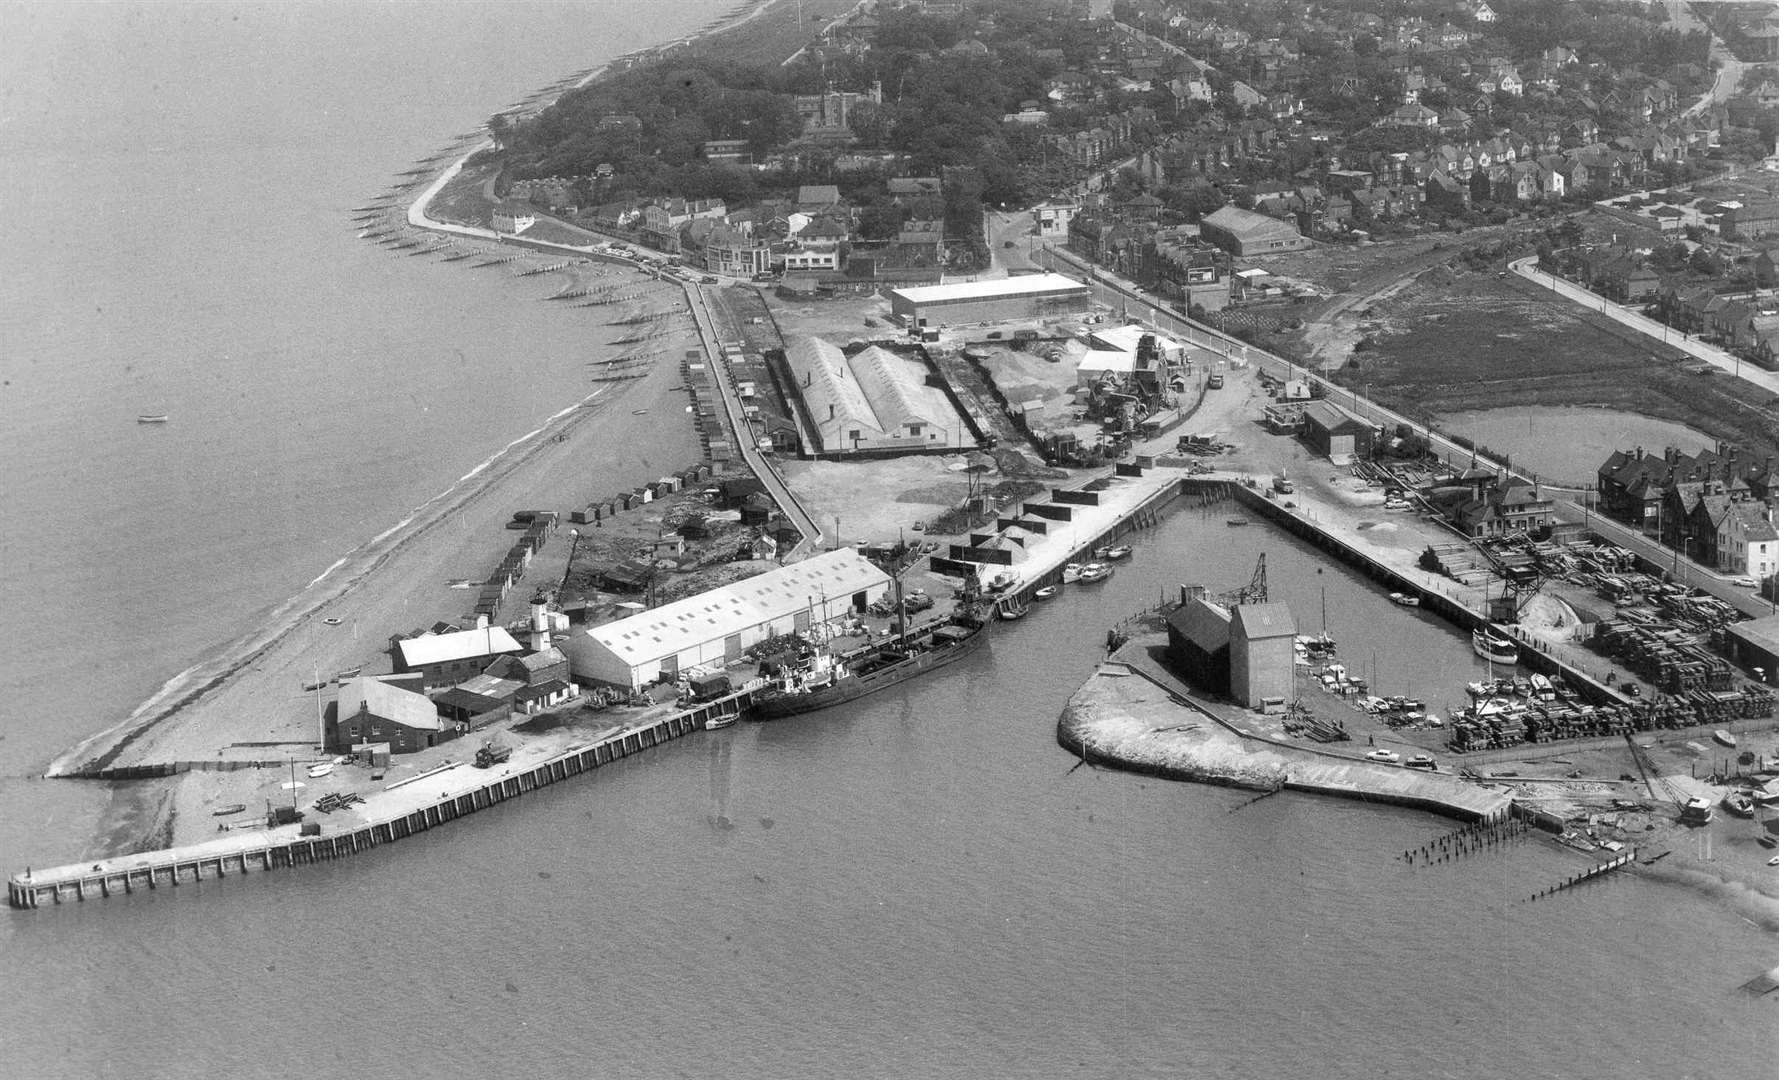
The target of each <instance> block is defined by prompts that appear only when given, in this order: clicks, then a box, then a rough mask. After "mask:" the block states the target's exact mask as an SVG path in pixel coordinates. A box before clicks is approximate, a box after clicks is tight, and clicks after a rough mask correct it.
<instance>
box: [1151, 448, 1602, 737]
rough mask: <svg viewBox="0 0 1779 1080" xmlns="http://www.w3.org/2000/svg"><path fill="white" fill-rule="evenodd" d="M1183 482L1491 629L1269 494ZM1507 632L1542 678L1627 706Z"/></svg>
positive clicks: (1471, 626) (1512, 630)
mask: <svg viewBox="0 0 1779 1080" xmlns="http://www.w3.org/2000/svg"><path fill="white" fill-rule="evenodd" d="M1183 483H1184V484H1185V485H1186V486H1187V490H1190V491H1201V492H1207V493H1209V492H1222V493H1226V494H1229V495H1231V496H1233V497H1234V499H1235V500H1236V502H1237V503H1239V504H1240V505H1241V506H1242V508H1243V509H1246V510H1250V511H1253V512H1254V513H1256V514H1258V515H1259V516H1261V517H1264V518H1265V519H1266V520H1268V521H1270V522H1272V523H1273V524H1275V525H1277V526H1279V527H1280V528H1282V529H1284V530H1285V531H1286V532H1289V533H1291V534H1292V535H1293V536H1296V537H1298V538H1300V539H1302V540H1306V541H1308V542H1309V543H1311V544H1313V545H1315V546H1316V547H1318V548H1320V549H1322V550H1323V551H1326V552H1328V553H1329V554H1331V555H1334V556H1335V557H1336V558H1338V559H1340V560H1341V561H1342V562H1344V563H1346V564H1347V565H1349V566H1351V567H1354V568H1355V569H1357V570H1359V571H1360V572H1361V573H1363V574H1364V575H1365V576H1366V577H1369V578H1371V579H1373V580H1375V581H1377V582H1380V583H1381V584H1383V585H1384V586H1385V587H1386V588H1387V589H1389V590H1390V591H1391V592H1401V593H1406V594H1408V595H1410V596H1413V597H1416V598H1417V599H1419V601H1420V606H1421V608H1422V609H1423V610H1425V611H1429V612H1431V613H1433V614H1435V615H1437V616H1439V617H1440V618H1442V619H1444V620H1445V621H1447V622H1449V623H1451V624H1452V625H1453V626H1456V627H1457V628H1458V629H1460V630H1462V631H1464V632H1465V633H1471V632H1473V631H1475V630H1477V629H1478V628H1480V627H1482V626H1486V625H1489V620H1488V619H1487V618H1485V617H1483V616H1482V615H1481V614H1479V613H1478V612H1475V611H1472V610H1471V609H1470V608H1467V607H1465V606H1464V605H1463V604H1460V603H1458V602H1457V601H1456V600H1453V599H1452V598H1451V597H1449V596H1446V595H1444V594H1442V593H1438V592H1434V591H1432V590H1431V589H1428V588H1427V587H1426V586H1424V585H1422V584H1421V583H1420V582H1418V581H1416V580H1414V579H1413V578H1410V577H1408V576H1406V575H1404V574H1402V573H1401V572H1400V571H1398V570H1396V569H1394V568H1393V567H1390V566H1386V565H1385V564H1383V563H1381V562H1379V561H1378V560H1377V559H1374V558H1372V557H1371V556H1370V555H1368V554H1366V553H1365V552H1363V551H1360V550H1359V549H1357V548H1355V547H1353V546H1352V545H1351V544H1348V543H1347V542H1345V541H1344V540H1342V539H1341V538H1340V537H1338V536H1335V535H1333V534H1332V533H1329V532H1327V531H1325V530H1323V529H1321V528H1318V527H1317V526H1316V524H1315V523H1314V522H1312V521H1309V520H1307V519H1305V518H1303V517H1302V516H1300V515H1297V514H1294V513H1292V512H1291V511H1290V509H1288V508H1287V507H1285V506H1282V505H1280V504H1279V502H1277V501H1276V500H1273V499H1269V498H1267V497H1266V495H1265V494H1264V493H1262V492H1259V491H1256V490H1255V489H1253V488H1251V487H1248V486H1246V485H1245V484H1240V483H1232V482H1230V481H1227V480H1211V479H1205V478H1199V477H1188V478H1187V479H1186V480H1185V481H1184V482H1183ZM1503 629H1505V631H1506V632H1507V633H1508V634H1509V635H1511V636H1512V637H1514V638H1515V639H1516V640H1518V641H1519V643H1520V645H1521V648H1520V660H1519V663H1520V666H1521V667H1524V668H1527V669H1529V670H1531V671H1535V672H1538V673H1539V674H1542V675H1561V676H1562V677H1563V678H1564V679H1565V680H1567V681H1568V682H1569V684H1570V685H1571V686H1573V687H1575V689H1576V691H1577V692H1578V693H1580V694H1581V696H1582V697H1583V698H1585V699H1586V700H1587V702H1588V703H1589V704H1591V705H1605V704H1611V705H1623V704H1626V703H1627V702H1628V701H1629V700H1630V699H1629V698H1626V697H1624V696H1623V695H1622V694H1620V693H1618V692H1617V691H1615V690H1613V689H1611V688H1610V687H1608V686H1606V685H1605V684H1604V683H1601V682H1600V681H1599V680H1597V679H1595V678H1594V677H1593V676H1592V675H1589V674H1588V673H1587V672H1585V671H1582V670H1581V669H1580V668H1576V667H1572V666H1570V665H1568V664H1565V663H1563V662H1562V661H1561V660H1559V659H1558V658H1557V657H1555V656H1553V655H1552V654H1550V653H1549V652H1546V651H1545V648H1546V646H1545V645H1544V643H1542V642H1540V641H1538V640H1537V639H1536V638H1533V637H1532V636H1531V635H1528V634H1525V633H1523V632H1521V631H1519V630H1518V629H1517V628H1516V627H1512V626H1508V627H1504V628H1503Z"/></svg>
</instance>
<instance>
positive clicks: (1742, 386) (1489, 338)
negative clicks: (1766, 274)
mask: <svg viewBox="0 0 1779 1080" xmlns="http://www.w3.org/2000/svg"><path fill="white" fill-rule="evenodd" d="M1360 328H1361V331H1362V332H1363V334H1364V338H1365V340H1364V344H1363V346H1362V348H1361V350H1360V351H1358V352H1356V353H1355V354H1354V356H1353V360H1352V361H1351V362H1349V363H1348V364H1347V366H1346V367H1345V368H1343V369H1342V370H1341V371H1340V372H1339V373H1338V375H1337V378H1338V379H1339V380H1340V381H1341V382H1343V383H1346V384H1349V385H1352V386H1355V387H1358V388H1362V389H1364V390H1366V391H1368V392H1369V393H1370V395H1371V396H1373V397H1376V398H1378V399H1379V400H1381V401H1383V402H1385V403H1386V404H1390V405H1392V406H1394V407H1396V408H1397V409H1398V410H1399V411H1401V412H1403V413H1405V414H1407V415H1410V416H1415V417H1417V418H1420V419H1422V420H1424V421H1433V422H1435V423H1437V421H1438V419H1439V418H1440V417H1443V416H1445V415H1447V414H1450V413H1459V412H1472V411H1475V410H1485V409H1501V408H1511V407H1517V406H1526V405H1544V406H1559V405H1578V406H1595V407H1601V408H1606V409H1612V410H1618V411H1622V412H1626V413H1635V414H1637V415H1640V416H1647V417H1653V418H1656V419H1660V420H1669V421H1673V422H1675V423H1679V424H1684V425H1686V426H1687V427H1689V428H1693V429H1695V430H1697V431H1700V432H1703V433H1705V434H1706V435H1709V436H1710V437H1712V438H1714V439H1723V440H1726V441H1729V442H1733V443H1735V444H1737V445H1738V446H1741V447H1745V448H1747V449H1748V450H1749V451H1750V452H1751V453H1752V454H1754V455H1756V456H1765V455H1767V454H1773V453H1779V409H1776V408H1775V406H1776V405H1779V399H1775V398H1774V397H1773V395H1771V394H1768V393H1767V392H1766V391H1764V390H1761V389H1759V388H1757V387H1753V386H1750V385H1749V384H1747V383H1743V382H1739V381H1737V380H1735V379H1733V378H1731V377H1728V376H1725V375H1722V374H1717V373H1714V372H1713V373H1709V374H1706V373H1701V369H1702V365H1700V364H1699V363H1698V362H1696V361H1693V360H1692V359H1691V358H1690V357H1686V356H1685V355H1684V354H1682V353H1680V352H1679V351H1678V350H1675V349H1671V348H1668V347H1666V346H1664V345H1663V344H1662V343H1660V342H1656V341H1652V340H1651V339H1649V338H1647V337H1644V336H1642V335H1640V334H1637V333H1634V332H1632V331H1630V330H1627V329H1625V328H1624V327H1621V326H1619V325H1618V324H1616V323H1612V322H1610V321H1608V320H1605V319H1603V318H1601V317H1599V316H1598V315H1590V314H1589V313H1588V312H1586V311H1585V310H1583V309H1581V308H1580V307H1578V306H1576V305H1575V304H1572V303H1570V302H1568V301H1565V300H1562V299H1560V298H1557V297H1554V296H1553V295H1551V294H1550V293H1548V292H1546V291H1544V290H1542V289H1539V288H1537V287H1536V286H1533V285H1530V284H1528V283H1526V282H1523V281H1521V280H1520V279H1519V278H1517V277H1505V278H1504V277H1498V276H1497V275H1496V274H1494V273H1490V272H1485V273H1471V272H1463V271H1453V270H1450V269H1447V268H1444V267H1441V268H1439V269H1437V270H1435V271H1431V272H1429V273H1427V274H1424V275H1422V277H1421V278H1420V279H1418V280H1417V281H1416V282H1415V284H1414V285H1412V286H1410V287H1409V288H1407V289H1404V290H1402V291H1401V292H1399V293H1397V294H1396V295H1394V296H1392V297H1390V298H1389V299H1388V300H1384V301H1381V302H1379V303H1377V304H1375V305H1373V307H1372V308H1371V309H1369V310H1368V311H1366V312H1364V313H1362V322H1361V327H1360ZM1704 370H1706V371H1709V369H1704ZM1550 437H1560V436H1559V435H1558V434H1557V433H1555V432H1553V433H1551V436H1550ZM1496 449H1500V450H1511V447H1497V448H1496Z"/></svg>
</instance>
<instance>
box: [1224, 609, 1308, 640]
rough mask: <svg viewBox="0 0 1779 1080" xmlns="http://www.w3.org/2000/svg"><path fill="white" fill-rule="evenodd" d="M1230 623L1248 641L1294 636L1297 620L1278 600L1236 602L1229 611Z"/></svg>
mask: <svg viewBox="0 0 1779 1080" xmlns="http://www.w3.org/2000/svg"><path fill="white" fill-rule="evenodd" d="M1230 624H1231V626H1232V628H1237V629H1239V630H1240V632H1241V636H1242V637H1244V638H1247V639H1248V640H1249V641H1259V640H1261V639H1263V638H1276V637H1294V636H1295V635H1296V634H1297V620H1295V619H1293V618H1292V617H1291V609H1290V608H1288V607H1286V606H1285V605H1284V604H1281V603H1278V602H1273V603H1268V604H1237V605H1236V606H1235V610H1234V611H1232V612H1230Z"/></svg>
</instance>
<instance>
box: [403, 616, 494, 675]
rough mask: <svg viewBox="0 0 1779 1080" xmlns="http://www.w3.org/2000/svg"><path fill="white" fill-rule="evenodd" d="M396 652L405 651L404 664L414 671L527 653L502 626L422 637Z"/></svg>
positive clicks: (405, 643) (410, 641) (405, 642)
mask: <svg viewBox="0 0 1779 1080" xmlns="http://www.w3.org/2000/svg"><path fill="white" fill-rule="evenodd" d="M396 648H397V649H399V650H400V651H401V656H402V663H403V664H404V665H406V666H408V667H411V668H414V667H422V666H424V665H426V664H443V663H448V662H450V661H452V660H467V659H469V658H470V657H472V656H495V655H497V654H499V653H516V652H523V651H524V650H523V649H522V648H520V646H519V643H518V642H517V641H514V640H513V635H511V634H509V633H507V632H506V630H505V629H504V628H502V627H499V626H486V627H482V628H480V629H476V630H458V631H456V632H455V633H450V634H422V635H421V636H419V637H416V638H408V639H407V640H405V641H402V642H400V643H398V644H397V645H396Z"/></svg>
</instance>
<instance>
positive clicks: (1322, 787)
mask: <svg viewBox="0 0 1779 1080" xmlns="http://www.w3.org/2000/svg"><path fill="white" fill-rule="evenodd" d="M1155 644H1156V642H1155V641H1153V640H1149V639H1137V640H1133V641H1132V642H1130V643H1129V644H1126V645H1125V646H1124V647H1123V648H1121V649H1120V650H1119V651H1118V652H1116V653H1114V654H1113V655H1112V658H1111V659H1109V660H1108V661H1107V662H1105V663H1104V664H1102V665H1101V666H1100V668H1099V670H1098V671H1096V672H1094V674H1093V675H1091V676H1090V677H1089V678H1088V680H1087V681H1086V682H1085V683H1083V684H1082V686H1081V688H1080V689H1079V690H1077V691H1076V692H1075V694H1074V695H1073V696H1072V697H1071V698H1070V699H1069V703H1068V706H1067V707H1066V708H1065V709H1064V710H1063V713H1062V716H1061V718H1060V719H1059V720H1058V721H1057V727H1056V738H1057V742H1058V743H1060V744H1061V745H1062V746H1063V747H1064V748H1065V749H1067V750H1069V751H1070V752H1072V753H1074V754H1075V755H1077V756H1078V757H1080V758H1081V759H1082V760H1083V761H1088V762H1094V763H1099V764H1105V765H1110V766H1113V767H1116V768H1120V769H1126V770H1129V771H1133V772H1141V773H1146V774H1149V775H1153V776H1160V777H1163V778H1164V779H1170V780H1191V781H1194V782H1197V783H1202V784H1218V785H1222V786H1227V787H1240V788H1248V789H1250V790H1256V791H1277V790H1281V789H1282V790H1287V791H1302V792H1308V793H1310V794H1315V795H1331V796H1335V797H1338V798H1344V799H1359V800H1361V801H1365V802H1379V803H1388V804H1391V805H1395V806H1406V807H1410V808H1413V809H1416V810H1426V811H1429V812H1431V813H1435V814H1440V815H1443V816H1445V817H1450V818H1455V819H1457V820H1459V821H1465V822H1483V823H1495V822H1499V821H1504V820H1506V819H1507V817H1508V815H1509V814H1510V813H1511V812H1512V809H1513V799H1512V798H1511V797H1509V796H1508V795H1507V794H1505V793H1504V792H1501V791H1497V790H1494V789H1492V788H1486V787H1481V786H1479V785H1476V784H1472V783H1468V782H1465V781H1463V780H1459V779H1457V778H1456V777H1454V776H1451V775H1449V774H1446V773H1440V772H1428V771H1423V770H1418V769H1407V768H1403V767H1401V766H1398V765H1384V764H1379V763H1375V762H1370V761H1366V760H1364V759H1362V758H1358V757H1352V756H1349V755H1345V754H1338V753H1334V752H1331V751H1326V750H1316V749H1312V748H1310V747H1307V746H1303V745H1301V744H1296V743H1290V742H1284V741H1281V740H1278V739H1273V738H1270V737H1268V736H1266V735H1263V734H1260V733H1258V732H1255V731H1251V730H1247V729H1245V728H1243V727H1241V726H1239V725H1238V724H1236V723H1233V722H1231V721H1230V720H1227V719H1225V718H1223V717H1221V716H1219V715H1218V714H1217V712H1216V711H1214V710H1213V709H1211V708H1208V707H1206V706H1205V705H1202V704H1200V703H1198V702H1196V701H1194V700H1193V699H1192V698H1190V697H1188V696H1187V688H1186V686H1185V685H1184V684H1183V683H1181V682H1180V681H1179V680H1177V679H1175V678H1174V677H1172V676H1171V675H1170V674H1168V673H1167V672H1166V671H1165V669H1162V668H1160V667H1159V665H1157V664H1156V663H1155V662H1154V661H1153V659H1152V658H1151V657H1150V648H1151V646H1154V645H1155Z"/></svg>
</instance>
